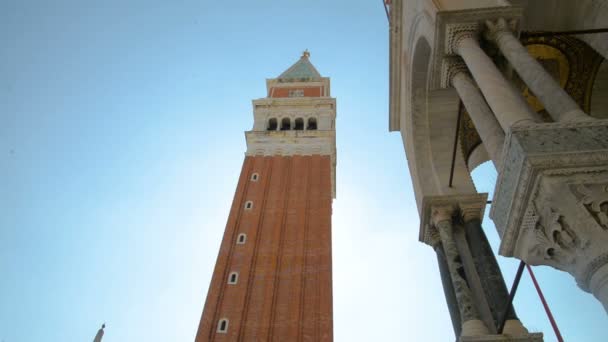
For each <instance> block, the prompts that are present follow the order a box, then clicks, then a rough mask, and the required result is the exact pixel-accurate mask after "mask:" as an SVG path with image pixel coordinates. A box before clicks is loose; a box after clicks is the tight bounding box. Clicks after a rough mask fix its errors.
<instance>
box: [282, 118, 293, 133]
mask: <svg viewBox="0 0 608 342" xmlns="http://www.w3.org/2000/svg"><path fill="white" fill-rule="evenodd" d="M290 129H291V119H290V118H283V120H281V131H288V130H290Z"/></svg>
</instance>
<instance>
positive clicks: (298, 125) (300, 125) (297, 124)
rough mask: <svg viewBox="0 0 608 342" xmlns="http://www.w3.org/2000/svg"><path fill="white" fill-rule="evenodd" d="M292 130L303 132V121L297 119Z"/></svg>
mask: <svg viewBox="0 0 608 342" xmlns="http://www.w3.org/2000/svg"><path fill="white" fill-rule="evenodd" d="M293 129H295V130H296V131H301V130H303V129H304V119H302V118H297V119H296V122H295V125H294V127H293Z"/></svg>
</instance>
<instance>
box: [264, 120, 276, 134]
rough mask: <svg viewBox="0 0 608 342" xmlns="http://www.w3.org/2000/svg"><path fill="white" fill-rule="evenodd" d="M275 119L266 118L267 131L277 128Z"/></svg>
mask: <svg viewBox="0 0 608 342" xmlns="http://www.w3.org/2000/svg"><path fill="white" fill-rule="evenodd" d="M277 125H278V124H277V119H275V118H272V119H270V120H268V127H267V128H266V129H267V130H269V131H276V130H277Z"/></svg>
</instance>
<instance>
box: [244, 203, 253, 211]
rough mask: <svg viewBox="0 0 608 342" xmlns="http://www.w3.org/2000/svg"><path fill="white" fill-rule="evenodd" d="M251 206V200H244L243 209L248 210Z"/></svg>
mask: <svg viewBox="0 0 608 342" xmlns="http://www.w3.org/2000/svg"><path fill="white" fill-rule="evenodd" d="M251 208H253V202H252V201H247V202H245V209H247V210H249V209H251Z"/></svg>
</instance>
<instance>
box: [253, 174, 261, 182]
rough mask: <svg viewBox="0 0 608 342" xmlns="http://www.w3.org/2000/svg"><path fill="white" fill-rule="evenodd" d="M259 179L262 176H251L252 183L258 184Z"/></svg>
mask: <svg viewBox="0 0 608 342" xmlns="http://www.w3.org/2000/svg"><path fill="white" fill-rule="evenodd" d="M259 178H260V175H258V174H257V173H253V174H251V181H252V182H257V181H258V179H259Z"/></svg>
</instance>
